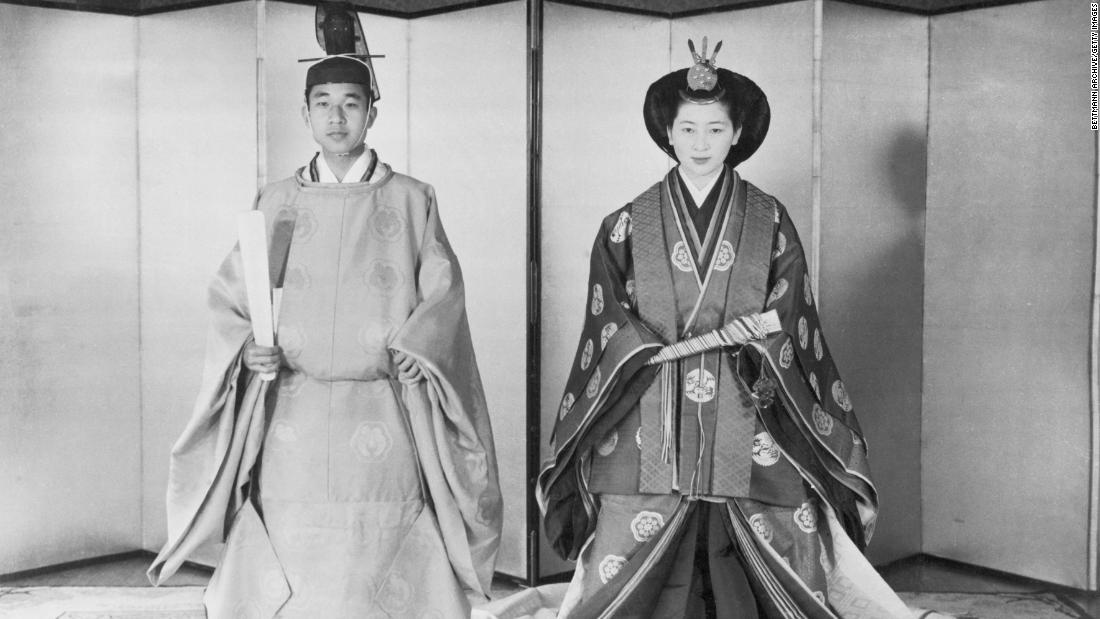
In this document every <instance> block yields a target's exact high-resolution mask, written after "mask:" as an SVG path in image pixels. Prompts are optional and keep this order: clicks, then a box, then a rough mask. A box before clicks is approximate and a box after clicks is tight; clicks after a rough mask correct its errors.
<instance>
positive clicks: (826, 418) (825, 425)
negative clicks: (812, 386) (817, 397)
mask: <svg viewBox="0 0 1100 619" xmlns="http://www.w3.org/2000/svg"><path fill="white" fill-rule="evenodd" d="M813 418H814V428H816V429H817V433H818V434H820V435H822V436H829V435H830V434H832V433H833V418H832V416H830V415H829V413H826V412H825V409H823V408H821V406H820V405H818V403H817V402H814V408H813Z"/></svg>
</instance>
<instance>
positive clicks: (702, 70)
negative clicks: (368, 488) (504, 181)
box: [539, 39, 912, 619]
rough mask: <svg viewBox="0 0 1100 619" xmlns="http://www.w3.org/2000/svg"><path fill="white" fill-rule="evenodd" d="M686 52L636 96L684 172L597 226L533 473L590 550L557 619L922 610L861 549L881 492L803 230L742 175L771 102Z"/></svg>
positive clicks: (562, 521) (554, 522) (572, 546)
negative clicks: (685, 58) (545, 439)
mask: <svg viewBox="0 0 1100 619" xmlns="http://www.w3.org/2000/svg"><path fill="white" fill-rule="evenodd" d="M689 45H690V46H691V51H692V55H693V57H694V59H695V65H694V66H693V67H692V68H691V69H690V70H688V69H682V70H679V71H675V72H672V73H670V74H668V75H666V76H664V77H662V78H661V79H659V80H657V81H656V82H655V83H653V84H652V85H651V86H650V88H649V90H648V92H647V93H646V98H645V106H644V114H645V122H646V127H647V128H648V130H649V133H650V136H651V137H652V138H653V140H654V142H656V143H657V145H658V146H659V147H660V148H661V149H662V150H663V151H664V152H665V153H667V154H668V155H669V156H670V157H672V158H673V159H675V160H676V161H677V162H679V165H678V166H677V167H675V168H674V169H673V170H672V171H670V172H669V173H668V175H667V176H666V177H665V178H664V179H662V180H661V181H660V182H659V183H657V184H656V185H654V186H652V187H651V188H649V189H648V190H646V191H645V192H644V193H643V194H641V195H640V196H638V197H637V198H636V199H635V200H634V201H633V202H631V203H630V204H627V205H626V206H624V207H623V208H621V209H619V210H617V211H615V212H614V213H612V214H610V215H609V216H608V217H607V218H606V219H604V221H603V225H602V226H601V228H600V230H599V233H598V234H597V236H596V241H595V245H594V246H593V249H592V262H591V275H590V279H589V285H588V292H589V302H588V304H587V310H588V311H587V315H586V322H585V326H584V330H583V333H582V335H581V339H580V344H579V346H578V349H577V354H576V358H575V362H574V365H573V369H572V372H571V374H570V376H569V379H568V382H567V385H566V390H565V395H564V397H563V398H562V401H561V407H560V411H559V417H558V420H557V423H556V426H555V430H554V437H553V441H554V457H553V459H552V461H551V462H550V463H549V464H548V466H547V467H546V468H545V469H544V471H543V472H542V475H541V476H540V480H539V498H540V504H541V506H542V508H543V513H544V524H545V528H546V531H547V535H548V537H549V540H550V542H551V544H552V545H553V547H554V548H555V549H556V550H557V552H559V553H560V554H561V555H563V556H565V557H568V558H570V559H575V560H577V562H578V563H577V569H576V573H575V575H574V578H573V581H572V583H571V584H570V586H569V589H568V591H567V593H566V595H565V600H564V602H563V603H562V607H561V609H560V615H559V616H563V617H564V616H568V617H738V618H742V619H744V618H753V617H769V618H770V617H813V618H818V617H821V618H824V617H876V618H882V617H909V616H912V611H910V610H909V609H907V608H906V606H905V604H904V603H903V602H902V601H901V600H900V599H899V598H898V597H897V596H896V595H895V594H894V593H893V591H891V590H890V588H889V587H888V586H887V585H886V584H885V583H884V582H883V581H882V579H881V578H880V577H879V576H878V575H877V574H876V573H875V571H874V569H873V568H872V567H871V566H870V564H869V563H868V562H867V561H866V559H865V558H864V557H863V554H862V550H863V548H864V546H865V544H866V542H867V540H868V539H869V538H870V535H871V531H872V527H873V523H874V519H875V514H876V511H877V493H876V490H875V487H874V485H873V484H872V482H871V481H870V477H869V473H868V468H867V461H866V446H865V442H864V438H863V434H862V432H861V431H860V428H859V424H858V423H857V422H856V418H855V416H854V414H853V412H852V404H851V402H850V401H849V399H848V395H847V392H846V391H845V388H844V384H843V383H842V382H841V380H840V377H839V374H838V373H837V369H836V367H835V365H834V364H833V361H832V358H831V356H830V354H829V350H828V347H827V346H826V344H825V340H824V339H823V337H822V334H821V327H820V322H819V320H818V315H817V310H816V308H815V306H814V295H813V290H812V288H811V285H810V279H809V275H808V272H807V265H806V260H805V256H804V254H803V249H802V246H801V243H800V241H799V238H798V234H797V233H796V232H795V229H794V226H793V225H792V223H791V219H790V217H789V216H788V214H787V212H786V210H785V209H784V208H783V206H782V205H781V204H779V202H778V201H776V200H775V198H773V197H771V196H769V195H768V194H765V193H763V192H762V191H760V190H759V189H757V188H756V187H754V186H753V185H751V184H750V183H748V182H746V181H744V180H742V179H741V177H740V176H739V175H738V173H737V172H736V171H735V167H736V166H737V165H738V164H739V163H741V162H742V161H744V160H745V159H747V158H748V157H749V156H750V155H752V154H753V152H755V151H756V149H757V148H758V147H759V146H760V144H761V142H762V141H763V139H764V136H765V134H766V133H767V129H768V124H769V119H770V112H769V107H768V102H767V99H766V97H765V96H764V93H763V92H762V91H761V90H760V89H759V88H758V87H757V86H756V84H755V83H753V82H752V81H751V80H749V79H748V78H746V77H744V76H743V75H739V74H737V73H733V72H731V71H728V70H726V69H720V68H717V67H716V66H715V63H714V58H713V56H712V57H711V58H707V57H706V40H705V39H704V42H703V48H702V54H697V53H696V52H695V48H694V46H693V45H691V44H690V43H689ZM720 46H721V43H719V45H718V46H716V47H715V49H714V52H715V54H717V52H718V48H719V47H720Z"/></svg>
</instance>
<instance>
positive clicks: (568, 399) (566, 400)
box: [558, 393, 576, 419]
mask: <svg viewBox="0 0 1100 619" xmlns="http://www.w3.org/2000/svg"><path fill="white" fill-rule="evenodd" d="M575 401H576V398H574V397H573V394H572V393H567V394H565V397H563V398H562V399H561V407H560V408H559V409H558V419H565V416H566V415H568V414H569V411H571V410H573V403H574V402H575Z"/></svg>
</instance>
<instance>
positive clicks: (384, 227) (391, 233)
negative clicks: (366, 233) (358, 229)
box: [369, 206, 405, 241]
mask: <svg viewBox="0 0 1100 619" xmlns="http://www.w3.org/2000/svg"><path fill="white" fill-rule="evenodd" d="M369 225H370V229H371V233H372V234H374V236H375V238H377V239H378V240H380V241H393V240H395V239H396V238H397V237H398V236H400V235H401V232H402V231H403V230H404V229H405V220H404V219H403V218H402V217H401V213H400V212H399V211H398V210H397V209H395V208H393V207H392V206H381V207H379V208H378V210H376V211H375V212H374V214H373V215H371V217H370V224H369Z"/></svg>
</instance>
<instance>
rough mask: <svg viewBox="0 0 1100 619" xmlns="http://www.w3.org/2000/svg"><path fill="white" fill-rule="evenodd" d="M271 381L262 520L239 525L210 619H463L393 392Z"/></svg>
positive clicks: (291, 376)
mask: <svg viewBox="0 0 1100 619" xmlns="http://www.w3.org/2000/svg"><path fill="white" fill-rule="evenodd" d="M279 381H280V383H279V390H278V395H277V401H276V403H275V406H274V407H273V412H272V413H271V418H270V420H269V424H268V430H267V436H266V437H265V439H264V450H263V454H262V456H261V468H260V472H259V492H258V505H259V510H258V511H257V510H256V508H255V507H254V506H253V505H252V504H247V505H246V506H245V507H244V508H243V509H242V510H241V511H240V512H239V513H238V515H237V517H236V521H235V522H234V524H233V527H232V529H231V531H230V534H229V538H228V540H227V544H226V550H225V553H224V555H223V559H222V561H221V563H220V564H219V566H218V568H217V570H216V571H215V574H214V578H213V579H212V580H211V583H210V586H209V588H208V590H207V595H206V602H207V609H208V613H209V616H210V617H211V618H213V619H220V618H221V617H234V618H236V617H247V618H253V617H255V618H267V617H279V618H280V619H294V618H316V617H326V618H339V617H348V618H351V617H355V618H373V617H408V618H416V619H429V618H440V619H442V618H449V617H461V616H468V614H469V605H468V602H467V600H466V597H465V595H464V593H463V591H462V589H461V587H460V585H459V584H458V582H457V580H456V578H455V576H454V573H453V571H452V569H451V565H450V562H449V561H448V559H447V554H446V550H445V548H444V545H443V540H442V535H441V533H440V530H439V526H438V524H437V521H436V518H435V514H434V513H433V511H432V509H431V506H430V503H429V502H427V501H426V500H425V499H426V497H425V495H424V491H423V488H422V484H421V479H420V474H419V470H418V467H417V459H416V452H415V450H414V446H413V443H412V440H411V438H410V432H409V430H408V424H407V422H406V419H405V413H404V409H403V406H402V405H401V404H400V401H399V399H398V395H397V393H398V391H397V389H395V386H394V385H393V384H392V383H391V382H390V381H389V380H372V381H354V380H343V381H320V380H314V379H311V378H309V377H307V376H306V375H304V374H302V373H300V372H294V371H291V370H288V369H284V370H283V371H282V373H281V374H280V377H279ZM261 513H262V515H261ZM287 594H289V598H288V597H287Z"/></svg>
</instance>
